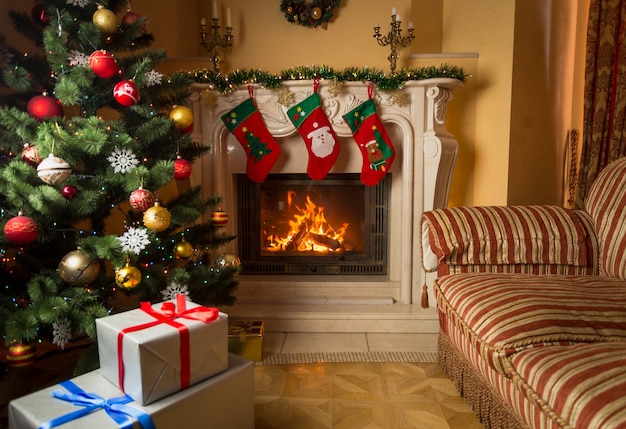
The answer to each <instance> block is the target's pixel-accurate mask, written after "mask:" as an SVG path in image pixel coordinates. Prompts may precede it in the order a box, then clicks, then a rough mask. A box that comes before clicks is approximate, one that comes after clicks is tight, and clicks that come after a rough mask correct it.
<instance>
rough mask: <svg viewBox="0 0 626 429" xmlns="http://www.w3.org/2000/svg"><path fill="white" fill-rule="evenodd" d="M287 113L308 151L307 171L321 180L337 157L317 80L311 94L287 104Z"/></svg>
mask: <svg viewBox="0 0 626 429" xmlns="http://www.w3.org/2000/svg"><path fill="white" fill-rule="evenodd" d="M287 115H288V116H289V119H291V122H293V124H294V125H295V126H296V128H297V130H298V133H300V135H301V136H302V138H303V139H304V143H305V145H306V148H307V151H308V152H309V161H308V165H307V169H306V172H307V174H308V175H309V177H310V178H311V179H313V180H322V179H323V178H324V177H326V175H327V174H328V172H329V171H330V169H331V168H332V166H333V164H334V163H335V161H336V160H337V157H338V156H339V139H337V136H336V135H335V131H334V130H333V127H332V126H331V125H330V122H329V121H328V117H327V116H326V114H325V113H324V109H322V102H321V99H320V96H319V94H318V93H317V82H316V83H315V87H314V92H313V94H311V95H310V96H309V97H307V98H306V99H304V100H303V101H301V102H300V103H298V104H296V105H295V106H293V107H291V108H290V109H289V110H288V111H287Z"/></svg>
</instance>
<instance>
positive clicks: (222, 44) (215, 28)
mask: <svg viewBox="0 0 626 429" xmlns="http://www.w3.org/2000/svg"><path fill="white" fill-rule="evenodd" d="M228 12H230V10H228ZM211 21H213V23H212V24H211V29H210V30H208V29H207V24H206V19H204V18H202V19H201V20H200V37H201V41H200V44H201V45H202V47H203V48H204V50H205V51H207V52H208V53H209V54H210V56H209V61H211V63H213V70H215V71H216V72H219V71H220V64H222V63H223V62H224V58H223V56H224V55H225V53H224V52H223V50H224V49H226V48H228V47H231V46H233V28H232V27H231V25H230V13H229V14H228V16H227V19H226V34H224V35H223V36H222V35H220V24H219V19H218V18H215V17H214V18H212V19H211ZM220 50H222V53H221V55H220Z"/></svg>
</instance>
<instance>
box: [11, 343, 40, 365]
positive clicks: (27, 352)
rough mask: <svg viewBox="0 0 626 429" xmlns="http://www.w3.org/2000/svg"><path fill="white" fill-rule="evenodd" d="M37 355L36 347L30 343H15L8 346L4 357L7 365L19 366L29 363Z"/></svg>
mask: <svg viewBox="0 0 626 429" xmlns="http://www.w3.org/2000/svg"><path fill="white" fill-rule="evenodd" d="M36 357H37V349H36V348H35V346H33V345H32V344H22V343H17V344H13V345H11V346H10V347H9V351H8V352H7V355H6V358H7V361H8V362H9V365H11V366H13V367H21V366H26V365H30V364H31V363H33V362H34V361H35V358H36Z"/></svg>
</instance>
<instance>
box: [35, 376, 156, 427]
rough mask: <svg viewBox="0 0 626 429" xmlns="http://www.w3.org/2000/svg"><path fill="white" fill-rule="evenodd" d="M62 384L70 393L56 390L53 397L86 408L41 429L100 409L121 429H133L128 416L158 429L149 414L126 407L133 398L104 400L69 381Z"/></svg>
mask: <svg viewBox="0 0 626 429" xmlns="http://www.w3.org/2000/svg"><path fill="white" fill-rule="evenodd" d="M60 384H61V386H62V387H64V388H65V389H66V390H67V391H68V392H69V393H67V392H64V391H62V390H54V391H52V392H50V393H51V394H52V396H54V397H55V398H57V399H61V400H63V401H68V402H71V403H72V404H74V405H77V406H79V407H84V408H82V409H79V410H76V411H73V412H71V413H68V414H65V415H63V416H61V417H57V418H55V419H52V420H50V421H48V422H46V423H44V424H42V425H41V426H39V429H50V428H53V427H57V426H61V425H63V424H65V423H67V422H70V421H72V420H76V419H79V418H81V417H84V416H86V415H87V414H90V413H93V412H94V411H98V410H100V409H104V411H106V413H107V414H108V415H109V417H111V418H112V419H113V420H114V421H115V423H117V425H118V426H119V427H120V428H121V429H132V427H133V421H132V420H131V419H130V418H129V417H128V416H132V417H134V418H136V419H137V420H138V421H139V424H140V425H141V426H142V427H143V428H144V429H156V427H155V426H154V423H153V422H152V419H151V418H150V415H149V414H148V413H146V412H144V411H142V410H140V409H138V408H135V407H130V406H128V405H125V404H128V403H129V402H132V401H133V398H131V397H130V396H128V395H124V396H119V397H117V398H111V399H104V398H102V397H101V396H98V395H96V394H95V393H87V392H85V391H84V390H83V389H81V388H80V387H78V386H77V385H76V384H74V383H73V382H71V381H69V380H66V381H63V382H62V383H60Z"/></svg>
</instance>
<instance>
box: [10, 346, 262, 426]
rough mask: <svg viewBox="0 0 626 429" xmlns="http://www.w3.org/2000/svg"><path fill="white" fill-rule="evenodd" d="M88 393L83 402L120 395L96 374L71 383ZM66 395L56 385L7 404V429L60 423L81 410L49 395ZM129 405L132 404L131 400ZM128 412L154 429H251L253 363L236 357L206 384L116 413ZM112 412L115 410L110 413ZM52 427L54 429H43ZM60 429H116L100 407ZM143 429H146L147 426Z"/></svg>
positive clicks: (99, 373)
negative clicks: (58, 421) (136, 415)
mask: <svg viewBox="0 0 626 429" xmlns="http://www.w3.org/2000/svg"><path fill="white" fill-rule="evenodd" d="M70 381H71V382H72V383H73V384H74V385H75V386H77V387H78V388H79V389H80V390H82V391H83V392H85V393H86V395H82V396H88V397H89V396H95V395H97V396H99V397H102V398H103V399H105V400H108V401H112V402H115V400H116V399H117V398H119V397H123V395H124V393H123V392H122V391H120V390H119V389H117V388H116V387H115V386H114V385H113V384H112V383H110V382H109V381H108V380H106V379H105V378H104V377H102V374H101V371H100V370H96V371H92V372H89V373H87V374H84V375H81V376H78V377H75V378H73V379H71V380H70ZM53 391H57V392H61V393H69V392H68V391H67V390H66V389H65V388H64V384H63V383H62V384H57V385H54V386H51V387H49V388H46V389H43V390H40V391H38V392H35V393H31V394H29V395H26V396H23V397H21V398H18V399H15V400H13V401H11V402H10V403H9V411H8V414H9V428H10V429H31V428H32V429H37V428H40V427H41V426H43V425H44V424H49V423H50V422H52V421H54V420H55V419H63V418H65V417H66V416H68V415H71V413H77V412H80V411H83V410H84V409H85V407H84V406H77V405H73V404H72V402H69V401H66V400H61V399H57V398H56V397H53V396H52V392H53ZM129 399H130V398H129ZM124 407H127V408H129V409H127V410H122V411H121V412H122V413H123V412H124V411H128V412H129V413H131V414H133V413H134V414H141V415H142V416H140V417H141V418H142V419H144V421H145V418H146V416H147V417H148V418H149V419H150V420H151V422H152V423H153V425H154V427H156V428H157V429H180V428H182V427H184V428H186V429H206V428H213V427H215V428H237V429H240V428H241V429H247V428H249V429H252V428H254V363H252V362H251V361H249V360H247V359H244V358H242V357H239V356H236V355H233V354H231V355H229V365H228V369H227V370H226V371H225V372H222V373H220V374H218V375H216V376H214V377H211V378H209V379H208V380H205V381H202V382H200V383H197V384H195V385H193V386H191V387H189V388H187V389H185V390H182V391H180V392H178V393H175V394H173V395H170V396H168V397H166V398H163V399H161V400H159V401H157V402H154V403H152V404H150V405H146V406H141V405H139V404H138V403H136V402H129V403H126V404H123V405H122V406H119V405H118V407H117V408H124ZM111 408H114V407H111ZM129 419H130V422H129V424H130V425H132V426H129V427H132V428H137V429H140V428H142V426H140V424H139V423H138V420H137V418H135V417H129ZM45 427H53V426H45ZM58 427H59V428H60V429H84V428H94V429H95V428H97V429H108V428H120V427H122V426H120V424H118V423H117V422H116V421H115V420H113V418H112V417H110V416H109V414H107V412H106V411H105V410H104V409H103V408H102V407H99V408H97V409H96V410H94V411H93V412H91V413H88V414H86V415H84V416H79V417H77V418H75V419H74V420H70V421H68V422H67V423H64V424H62V425H61V426H58ZM143 429H147V428H146V427H145V426H144V427H143Z"/></svg>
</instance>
